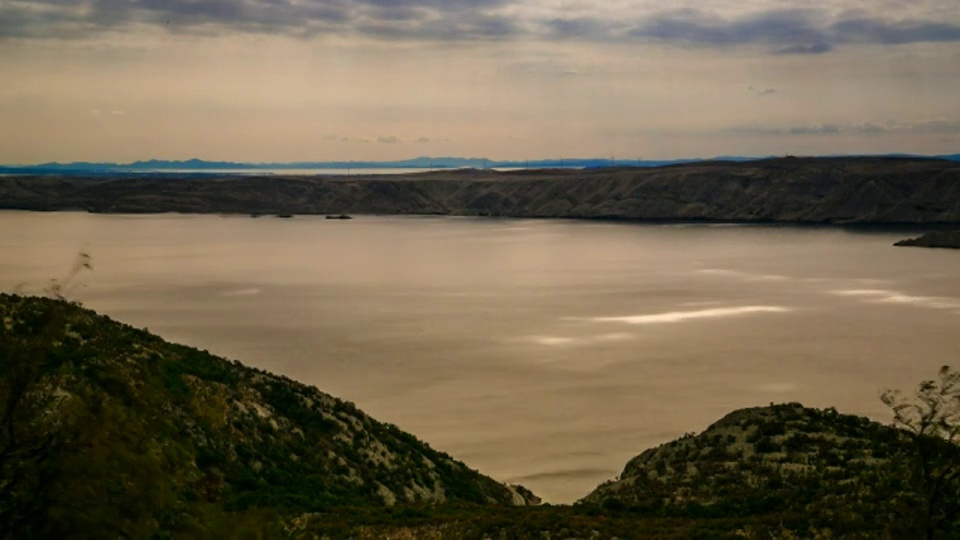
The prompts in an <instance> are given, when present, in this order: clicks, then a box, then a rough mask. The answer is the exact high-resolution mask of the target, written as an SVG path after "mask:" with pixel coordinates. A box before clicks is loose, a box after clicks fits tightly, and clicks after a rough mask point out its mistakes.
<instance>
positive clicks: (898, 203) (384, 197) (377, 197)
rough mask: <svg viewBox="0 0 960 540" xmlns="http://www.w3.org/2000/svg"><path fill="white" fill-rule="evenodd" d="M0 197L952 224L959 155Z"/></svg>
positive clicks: (124, 180) (21, 184)
mask: <svg viewBox="0 0 960 540" xmlns="http://www.w3.org/2000/svg"><path fill="white" fill-rule="evenodd" d="M0 207H2V208H18V209H30V210H64V209H74V210H76V209H79V210H89V211H92V212H198V213H216V212H227V213H249V214H450V215H482V216H512V217H566V218H590V219H641V220H717V221H747V222H761V221H777V222H805V223H960V163H955V162H950V161H945V160H936V159H921V158H782V159H769V160H761V161H752V162H703V163H691V164H683V165H671V166H665V167H657V168H606V169H592V170H530V171H514V172H508V173H497V172H494V171H478V170H460V171H440V172H435V173H425V174H412V175H402V176H366V177H357V176H352V177H283V176H224V177H211V176H195V177H189V176H183V175H181V176H179V177H177V176H169V175H151V176H132V177H131V176H128V177H99V178H78V177H56V176H24V177H16V176H12V177H2V178H0Z"/></svg>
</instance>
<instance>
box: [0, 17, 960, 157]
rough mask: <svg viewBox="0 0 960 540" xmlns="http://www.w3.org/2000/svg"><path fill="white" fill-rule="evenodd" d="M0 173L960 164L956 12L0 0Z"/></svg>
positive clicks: (959, 38) (958, 25)
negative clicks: (119, 165)
mask: <svg viewBox="0 0 960 540" xmlns="http://www.w3.org/2000/svg"><path fill="white" fill-rule="evenodd" d="M0 72H2V73H3V84H2V85H0V162H2V163H36V162H42V161H51V160H57V161H72V160H91V161H101V160H103V161H132V160H137V159H147V158H162V159H185V158H191V157H199V158H203V159H218V160H219V159H225V160H235V161H288V160H341V159H397V158H407V157H414V156H419V155H432V156H441V155H455V156H485V157H490V158H494V159H526V158H530V159H533V158H546V157H609V156H615V157H617V158H630V159H634V158H638V157H643V158H648V159H654V158H678V157H708V156H715V155H725V154H739V155H766V154H784V153H792V154H823V153H881V152H916V153H926V154H937V153H955V152H960V98H958V96H960V2H957V1H955V0H830V1H826V0H804V1H802V2H800V1H792V2H788V1H785V0H740V1H737V2H734V1H731V0H699V1H693V0H674V1H672V2H663V1H660V0H656V1H655V0H606V1H604V2H599V1H582V0H0Z"/></svg>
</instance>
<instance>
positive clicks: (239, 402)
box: [0, 295, 535, 538]
mask: <svg viewBox="0 0 960 540" xmlns="http://www.w3.org/2000/svg"><path fill="white" fill-rule="evenodd" d="M0 321H2V324H0V397H2V400H0V401H2V404H0V424H2V427H0V523H2V524H4V525H7V526H9V525H10V523H14V524H16V525H17V527H19V529H16V530H20V531H21V533H32V535H34V536H39V537H48V538H54V537H58V538H62V537H65V536H64V534H66V531H67V530H69V531H71V532H72V533H75V532H76V529H77V528H86V529H89V530H91V531H114V533H115V534H112V536H125V537H129V538H141V537H149V536H152V535H153V534H155V533H156V532H158V531H160V530H163V531H167V532H170V531H174V532H179V533H180V534H183V535H186V536H189V537H197V536H202V534H201V533H203V532H204V531H206V530H207V529H206V527H209V526H216V527H223V526H225V525H224V523H229V522H231V521H234V522H242V521H243V519H242V518H244V516H246V518H249V519H250V520H252V521H256V522H258V523H261V524H263V523H266V522H268V521H270V520H267V519H261V517H262V516H260V514H263V513H269V512H276V513H278V514H281V515H287V516H295V515H298V514H300V513H304V512H320V511H329V510H330V509H332V508H337V507H345V506H355V507H366V508H377V507H380V508H383V507H389V506H391V505H394V504H398V505H399V504H410V503H440V502H446V501H453V502H469V503H475V504H480V505H486V504H493V505H522V504H526V503H527V502H532V501H534V500H535V498H534V497H533V496H532V494H530V493H529V492H528V491H526V490H524V489H523V488H520V487H508V486H504V485H501V484H499V483H497V482H495V481H494V480H492V479H490V478H488V477H485V476H483V475H481V474H479V473H477V472H476V471H473V470H471V469H470V468H468V467H467V466H466V465H464V464H463V463H460V462H458V461H456V460H454V459H453V458H451V457H450V456H448V455H446V454H443V453H441V452H438V451H436V450H433V449H432V448H430V447H429V446H427V445H426V444H425V443H423V442H421V441H419V440H417V439H416V438H415V437H413V436H412V435H410V434H408V433H405V432H403V431H401V430H400V429H398V428H397V427H396V426H393V425H389V424H384V423H382V422H378V421H376V420H374V419H372V418H370V417H369V416H367V415H366V414H364V413H363V412H362V411H360V410H358V409H357V408H356V407H355V406H354V405H352V404H351V403H347V402H344V401H341V400H338V399H336V398H334V397H331V396H329V395H327V394H325V393H323V392H321V391H319V390H317V389H316V388H313V387H309V386H305V385H303V384H299V383H296V382H294V381H291V380H289V379H286V378H283V377H279V376H276V375H272V374H269V373H266V372H262V371H258V370H255V369H250V368H247V367H244V366H243V365H241V364H239V363H236V362H229V361H227V360H224V359H222V358H218V357H216V356H213V355H211V354H208V353H207V352H205V351H199V350H196V349H193V348H190V347H184V346H180V345H174V344H171V343H167V342H165V341H164V340H162V339H160V338H158V337H156V336H154V335H151V334H149V333H147V332H146V331H142V330H137V329H134V328H131V327H129V326H126V325H123V324H120V323H117V322H114V321H112V320H110V319H107V318H106V317H102V316H98V315H96V314H95V313H93V312H91V311H88V310H85V309H82V308H80V307H78V306H76V305H72V304H68V303H65V302H60V301H53V300H46V299H41V298H35V297H21V296H11V295H0ZM251 512H252V513H253V514H251ZM11 516H13V517H17V518H18V519H13V517H11ZM251 516H252V517H251ZM11 520H12V521H11ZM18 520H19V521H18ZM238 520H239V521H238ZM211 524H213V525H211ZM217 524H219V525H217ZM2 528H4V527H0V529H2ZM61 529H63V530H61ZM225 530H227V529H223V528H220V529H218V531H219V532H220V533H223V532H224V531H225ZM208 532H209V531H208ZM28 536H30V534H22V535H17V534H15V535H14V537H28ZM68 536H71V537H75V534H71V535H68ZM93 536H94V537H103V536H98V535H97V534H94V535H93ZM5 537H7V534H6V533H0V538H5Z"/></svg>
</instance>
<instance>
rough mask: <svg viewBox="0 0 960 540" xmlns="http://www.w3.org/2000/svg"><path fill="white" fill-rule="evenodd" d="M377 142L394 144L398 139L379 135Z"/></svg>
mask: <svg viewBox="0 0 960 540" xmlns="http://www.w3.org/2000/svg"><path fill="white" fill-rule="evenodd" d="M377 142H378V143H384V144H394V143H398V142H400V139H399V138H397V137H394V136H393V135H380V136H378V137H377Z"/></svg>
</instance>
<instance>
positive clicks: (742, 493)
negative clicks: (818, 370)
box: [584, 403, 960, 538]
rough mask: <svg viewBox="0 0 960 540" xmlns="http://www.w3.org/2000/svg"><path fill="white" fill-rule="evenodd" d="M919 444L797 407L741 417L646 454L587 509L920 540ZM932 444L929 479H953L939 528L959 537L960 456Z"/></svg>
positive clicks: (947, 484)
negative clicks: (944, 467) (766, 520)
mask: <svg viewBox="0 0 960 540" xmlns="http://www.w3.org/2000/svg"><path fill="white" fill-rule="evenodd" d="M915 442H916V441H914V440H912V439H911V438H910V437H908V436H907V435H906V434H905V432H903V431H900V430H898V429H894V428H893V427H890V426H885V425H881V424H878V423H876V422H872V421H870V420H868V419H866V418H861V417H857V416H851V415H846V414H840V413H838V412H837V411H835V410H833V409H827V410H818V409H810V408H805V407H803V406H801V405H800V404H797V403H791V404H784V405H771V406H769V407H760V408H752V409H743V410H739V411H735V412H733V413H730V414H729V415H727V416H726V417H724V418H723V419H721V420H719V421H718V422H716V423H715V424H713V425H712V426H710V427H709V428H707V429H706V430H705V431H704V432H702V433H700V434H697V435H693V434H689V435H687V436H685V437H683V438H681V439H679V440H676V441H673V442H670V443H667V444H665V445H662V446H659V447H657V448H653V449H650V450H647V451H645V452H643V453H642V454H640V455H639V456H637V457H635V458H634V459H632V460H631V461H630V462H629V463H627V465H626V467H625V468H624V470H623V473H621V475H620V477H619V478H618V479H616V480H614V481H611V482H608V483H606V484H603V485H601V486H600V487H598V488H597V489H596V490H595V491H593V492H592V493H590V494H589V495H588V496H587V497H586V498H585V499H584V502H587V503H594V504H604V505H606V506H614V507H618V508H624V507H634V508H640V509H647V510H655V509H673V510H674V511H687V512H691V513H692V514H694V515H717V516H719V515H723V516H750V515H754V516H760V515H779V516H780V517H781V520H782V522H783V523H787V524H791V528H793V530H794V531H795V532H800V533H803V534H801V537H807V536H808V535H810V534H813V533H815V532H816V531H818V530H820V531H826V530H829V531H832V532H833V534H834V535H836V534H839V533H851V532H856V535H855V536H856V537H881V536H889V535H892V537H895V538H907V537H910V538H913V537H918V536H922V535H919V533H918V531H921V530H923V529H924V527H925V525H924V512H925V509H926V508H927V504H925V503H924V501H928V495H929V494H928V493H927V489H928V487H929V486H928V485H926V484H925V483H924V481H923V479H921V478H918V476H919V475H922V473H923V471H921V470H920V469H921V468H922V467H916V465H917V460H918V459H919V458H920V456H919V455H918V447H917V446H915ZM927 442H930V443H931V444H932V445H933V446H930V447H929V448H936V449H937V451H938V452H939V451H942V452H944V454H942V455H940V454H938V455H939V456H940V457H938V460H940V459H941V458H942V459H943V461H938V462H937V463H938V464H936V465H935V464H933V460H930V462H929V463H928V464H927V465H928V466H929V467H930V468H931V470H933V469H934V468H937V467H939V466H940V464H942V463H947V464H949V468H950V470H952V471H954V472H953V473H951V475H949V476H945V477H944V478H942V479H940V480H937V481H938V482H939V481H941V480H942V481H943V482H944V484H943V485H942V486H943V487H944V490H943V493H949V496H943V497H942V498H941V499H940V502H941V503H943V505H944V506H943V507H938V508H937V510H936V517H935V518H934V519H935V521H936V520H940V521H937V523H936V524H935V528H936V529H937V530H939V531H941V532H944V531H947V530H953V531H956V530H960V529H957V528H956V527H960V521H958V519H960V514H958V506H957V503H958V499H957V494H958V493H960V492H958V491H957V490H958V489H960V483H958V482H957V479H956V478H955V477H954V475H955V474H956V466H957V464H958V460H960V449H958V448H957V447H956V446H954V445H949V444H940V443H942V441H940V440H933V439H930V440H929V441H927ZM925 448H926V447H925ZM929 455H933V452H931V453H930V454H929ZM941 495H942V494H941ZM793 524H796V526H795V528H794V527H793ZM872 535H876V536H872ZM938 537H939V536H938Z"/></svg>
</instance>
